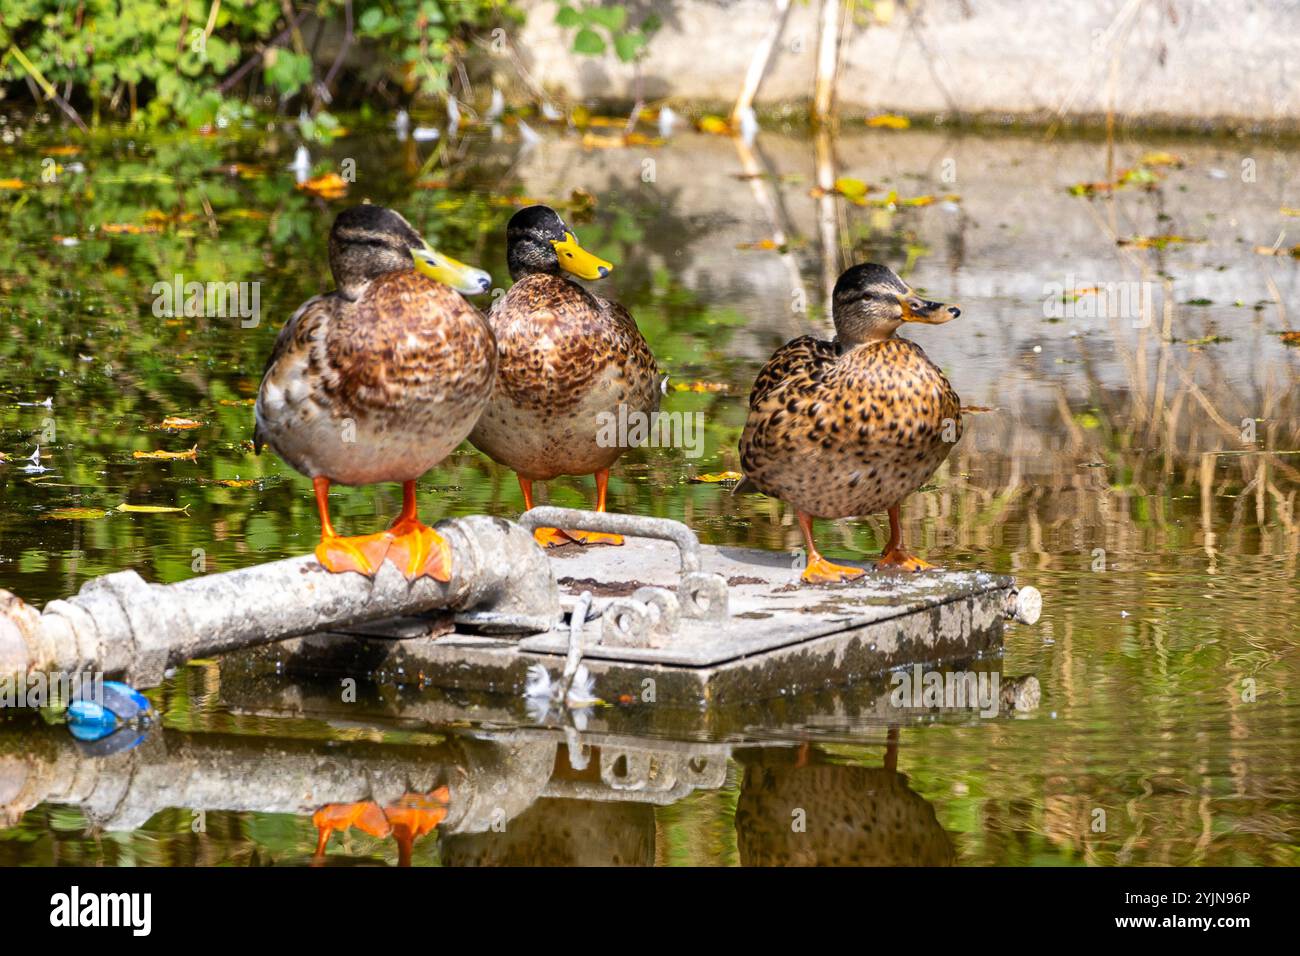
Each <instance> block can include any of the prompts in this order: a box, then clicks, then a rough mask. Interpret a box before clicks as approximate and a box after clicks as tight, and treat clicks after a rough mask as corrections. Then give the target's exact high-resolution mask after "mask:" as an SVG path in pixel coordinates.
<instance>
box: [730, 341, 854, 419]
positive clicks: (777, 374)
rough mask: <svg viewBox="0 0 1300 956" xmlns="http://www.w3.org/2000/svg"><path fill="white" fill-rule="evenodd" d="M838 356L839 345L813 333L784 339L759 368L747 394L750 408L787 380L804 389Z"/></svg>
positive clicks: (815, 380) (822, 373)
mask: <svg viewBox="0 0 1300 956" xmlns="http://www.w3.org/2000/svg"><path fill="white" fill-rule="evenodd" d="M837 358H839V347H838V346H836V344H835V343H834V342H827V341H826V340H825V339H819V338H817V337H816V336H815V335H802V336H800V337H799V338H797V339H794V340H792V341H790V342H787V343H786V344H785V345H783V346H781V347H780V348H779V349H777V350H776V351H775V352H773V353H772V357H771V358H770V359H768V360H767V364H765V365H764V366H763V367H762V368H761V369H759V372H758V377H757V378H756V379H754V387H753V389H752V390H751V391H750V393H749V407H750V408H757V407H758V405H759V403H760V402H762V401H763V399H765V398H767V397H768V395H770V394H772V392H773V391H775V390H776V389H777V388H779V387H780V386H782V385H785V384H787V383H798V387H800V388H806V387H808V386H809V385H813V384H816V383H818V382H820V381H821V380H822V376H823V375H824V374H825V372H826V369H827V368H829V367H830V366H831V365H833V364H834V363H835V360H836V359H837Z"/></svg>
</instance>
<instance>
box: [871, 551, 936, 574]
mask: <svg viewBox="0 0 1300 956" xmlns="http://www.w3.org/2000/svg"><path fill="white" fill-rule="evenodd" d="M934 567H935V565H933V564H931V563H930V562H929V561H922V560H921V559H920V558H918V557H915V556H914V555H910V554H908V553H907V552H906V551H904V550H903V549H902V548H895V549H894V550H892V551H886V552H885V553H884V554H882V555H881V556H880V559H879V560H877V561H876V569H877V570H882V569H887V570H895V571H929V570H932V569H933V568H934Z"/></svg>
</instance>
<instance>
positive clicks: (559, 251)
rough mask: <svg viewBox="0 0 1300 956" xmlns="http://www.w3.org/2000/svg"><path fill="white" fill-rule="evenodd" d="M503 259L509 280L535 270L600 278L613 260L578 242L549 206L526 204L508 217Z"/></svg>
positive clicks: (609, 270)
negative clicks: (608, 260) (508, 272)
mask: <svg viewBox="0 0 1300 956" xmlns="http://www.w3.org/2000/svg"><path fill="white" fill-rule="evenodd" d="M506 260H507V262H508V264H509V266H510V278H512V279H522V278H523V277H524V276H526V275H532V274H533V273H535V272H544V273H547V274H549V275H560V274H561V273H562V272H568V273H570V274H572V275H575V276H577V277H578V278H579V279H603V278H605V276H607V275H609V274H610V272H611V271H613V269H614V264H613V263H612V262H606V261H605V260H604V259H601V258H600V257H599V256H593V255H592V254H591V253H590V252H588V251H587V250H586V249H584V248H582V246H580V245H578V237H577V236H575V235H574V234H573V231H572V230H571V229H569V227H568V226H566V225H565V224H564V220H563V219H561V218H560V216H559V214H558V213H557V212H556V211H555V210H554V209H552V208H551V207H550V206H527V207H525V208H523V209H521V210H519V211H518V212H517V213H515V214H514V215H513V216H511V217H510V223H509V224H508V225H507V226H506Z"/></svg>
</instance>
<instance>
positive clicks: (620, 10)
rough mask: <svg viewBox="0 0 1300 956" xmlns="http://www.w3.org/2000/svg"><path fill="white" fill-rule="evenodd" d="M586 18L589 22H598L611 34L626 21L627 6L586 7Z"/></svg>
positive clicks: (619, 28) (621, 27)
mask: <svg viewBox="0 0 1300 956" xmlns="http://www.w3.org/2000/svg"><path fill="white" fill-rule="evenodd" d="M587 20H588V21H589V22H591V23H598V24H600V25H601V26H602V27H604V28H605V29H606V30H608V31H609V32H610V33H611V34H614V33H617V32H618V31H619V30H621V29H623V24H625V23H627V8H626V7H622V6H618V7H588V8H587Z"/></svg>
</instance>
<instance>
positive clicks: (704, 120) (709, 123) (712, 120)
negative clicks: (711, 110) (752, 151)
mask: <svg viewBox="0 0 1300 956" xmlns="http://www.w3.org/2000/svg"><path fill="white" fill-rule="evenodd" d="M695 128H696V129H698V130H699V131H700V132H701V133H713V134H714V135H715V136H730V135H731V134H732V133H733V132H734V130H732V128H731V124H730V123H728V122H727V121H726V120H724V119H723V118H722V117H721V116H703V117H701V118H700V121H699V122H698V123H696V124H695Z"/></svg>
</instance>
